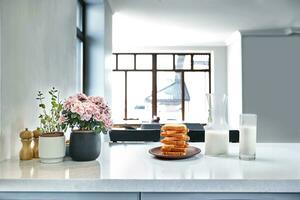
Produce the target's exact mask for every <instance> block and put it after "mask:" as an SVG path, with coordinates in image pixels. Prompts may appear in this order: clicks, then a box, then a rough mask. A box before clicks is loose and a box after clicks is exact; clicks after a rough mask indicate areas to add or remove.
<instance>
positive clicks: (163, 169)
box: [0, 143, 300, 192]
mask: <svg viewBox="0 0 300 200" xmlns="http://www.w3.org/2000/svg"><path fill="white" fill-rule="evenodd" d="M159 145H160V144H159V143H145V144H108V143H103V145H102V152H101V155H100V157H99V159H98V160H96V161H91V162H74V161H70V160H67V161H64V162H62V163H58V164H42V163H40V162H39V161H38V160H31V161H19V160H18V159H11V160H7V161H3V162H1V163H0V191H78V192H79V191H86V192H88V191H93V192H300V154H299V152H300V144H299V143H290V144H283V143H282V144H274V143H260V144H257V159H256V160H255V161H242V160H239V159H238V144H230V153H229V156H227V157H209V156H205V155H204V154H203V153H202V152H201V154H199V155H197V156H195V157H193V158H189V159H185V160H172V161H166V160H158V159H156V158H154V157H153V156H152V155H150V154H149V153H148V150H149V149H150V148H152V147H155V146H159ZM191 145H193V146H197V147H200V148H201V149H202V150H204V144H203V143H191Z"/></svg>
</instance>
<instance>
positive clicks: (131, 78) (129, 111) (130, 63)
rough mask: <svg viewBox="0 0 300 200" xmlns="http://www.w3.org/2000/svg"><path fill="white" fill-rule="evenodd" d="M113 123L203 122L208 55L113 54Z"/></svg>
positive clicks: (206, 113)
mask: <svg viewBox="0 0 300 200" xmlns="http://www.w3.org/2000/svg"><path fill="white" fill-rule="evenodd" d="M114 56H115V61H116V62H115V69H114V70H113V80H112V83H113V86H112V89H113V91H112V94H113V98H112V108H113V110H112V112H113V113H112V114H113V118H114V119H115V120H123V119H125V120H128V119H136V120H140V121H150V120H151V119H152V118H153V117H154V116H159V117H160V119H161V120H163V121H188V122H198V123H199V122H201V123H206V122H207V117H208V108H207V103H206V96H205V94H206V93H209V92H210V90H211V78H210V77H211V54H210V53H148V54H146V53H115V54H114Z"/></svg>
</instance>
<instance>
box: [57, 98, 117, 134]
mask: <svg viewBox="0 0 300 200" xmlns="http://www.w3.org/2000/svg"><path fill="white" fill-rule="evenodd" d="M59 123H60V124H62V126H65V127H67V126H69V127H71V128H72V129H74V128H78V129H79V130H82V131H95V132H96V133H100V132H101V131H102V132H103V133H106V132H107V130H109V129H110V128H111V127H112V120H111V110H110V108H109V107H108V105H107V104H106V102H105V101H104V99H103V98H102V97H99V96H86V95H85V94H82V93H80V94H77V95H74V96H70V97H68V98H67V99H66V101H65V102H64V104H63V111H62V115H61V116H60V119H59Z"/></svg>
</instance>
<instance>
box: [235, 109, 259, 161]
mask: <svg viewBox="0 0 300 200" xmlns="http://www.w3.org/2000/svg"><path fill="white" fill-rule="evenodd" d="M256 127H257V115H255V114H241V115H240V139H239V140H240V152H239V158H240V159H241V160H255V156H256Z"/></svg>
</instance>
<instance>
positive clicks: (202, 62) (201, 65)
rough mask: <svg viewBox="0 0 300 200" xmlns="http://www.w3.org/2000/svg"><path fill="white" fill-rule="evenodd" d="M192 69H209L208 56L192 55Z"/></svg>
mask: <svg viewBox="0 0 300 200" xmlns="http://www.w3.org/2000/svg"><path fill="white" fill-rule="evenodd" d="M193 62H194V69H209V66H208V63H209V55H194V56H193Z"/></svg>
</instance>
